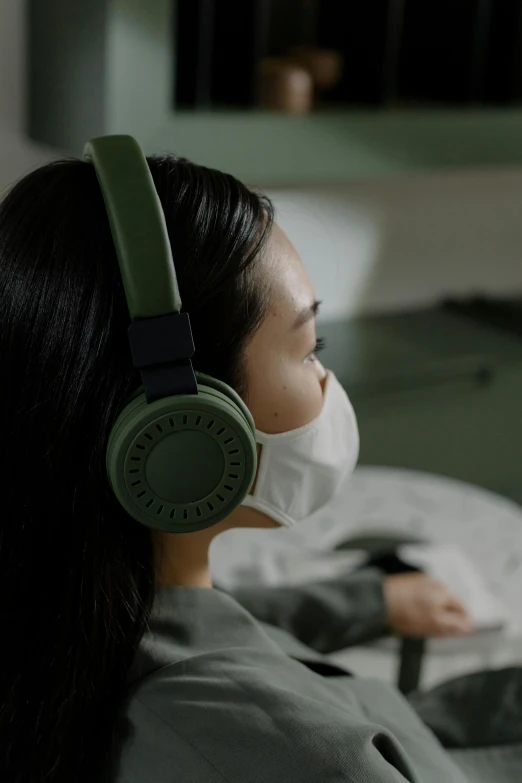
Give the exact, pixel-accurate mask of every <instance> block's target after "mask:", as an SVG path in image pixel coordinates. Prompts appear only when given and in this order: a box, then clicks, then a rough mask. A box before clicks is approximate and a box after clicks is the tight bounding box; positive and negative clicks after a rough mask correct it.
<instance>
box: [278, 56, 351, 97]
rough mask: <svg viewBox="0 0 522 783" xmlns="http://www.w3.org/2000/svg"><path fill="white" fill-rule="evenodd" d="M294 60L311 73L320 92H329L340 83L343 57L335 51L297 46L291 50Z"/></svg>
mask: <svg viewBox="0 0 522 783" xmlns="http://www.w3.org/2000/svg"><path fill="white" fill-rule="evenodd" d="M290 56H291V58H292V60H294V61H295V62H296V63H299V65H302V66H303V67H304V68H306V70H307V71H308V72H309V73H310V75H311V77H312V80H313V83H314V86H315V87H316V88H317V89H318V90H328V89H331V88H332V87H335V85H336V84H337V83H338V81H339V79H340V78H341V73H342V70H343V57H342V54H341V53H340V52H337V51H335V50H334V49H318V48H316V47H313V46H295V47H294V48H293V49H291V50H290Z"/></svg>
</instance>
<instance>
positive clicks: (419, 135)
mask: <svg viewBox="0 0 522 783" xmlns="http://www.w3.org/2000/svg"><path fill="white" fill-rule="evenodd" d="M521 138H522V109H516V110H497V111H493V110H469V111H443V110H439V109H437V110H431V111H420V110H415V111H413V110H412V111H404V110H401V111H400V112H399V111H397V112H392V111H374V112H355V111H354V112H350V111H343V112H330V113H326V112H325V113H320V114H319V113H318V114H311V115H308V116H305V117H291V116H285V115H276V114H267V113H242V112H237V113H234V112H222V113H206V114H197V113H188V112H183V113H179V114H174V113H173V114H172V115H171V117H170V118H169V119H168V120H167V121H166V122H165V124H164V125H162V126H161V127H160V128H158V129H157V130H156V131H155V132H154V133H153V134H151V136H150V138H147V139H145V138H144V139H143V142H144V144H145V145H146V146H147V147H148V148H149V149H150V151H153V150H166V149H169V150H174V151H175V152H176V153H178V154H181V155H185V156H187V157H189V158H193V159H194V160H197V161H198V162H201V163H204V164H207V165H211V166H215V167H217V168H222V169H224V170H226V171H231V172H232V173H234V174H236V176H238V177H240V178H242V179H245V180H247V181H249V182H256V183H259V184H262V185H292V184H309V183H313V182H316V181H331V182H332V181H340V180H346V179H348V178H361V177H382V176H387V175H392V174H394V175H397V174H404V173H412V172H418V171H440V170H454V169H463V168H480V167H486V166H487V167H503V166H522V144H521V143H520V139H521Z"/></svg>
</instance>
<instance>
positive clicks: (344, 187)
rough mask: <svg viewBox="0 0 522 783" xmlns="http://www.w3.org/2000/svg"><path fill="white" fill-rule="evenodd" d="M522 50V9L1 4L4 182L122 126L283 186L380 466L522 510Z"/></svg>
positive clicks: (467, 3) (367, 453)
mask: <svg viewBox="0 0 522 783" xmlns="http://www.w3.org/2000/svg"><path fill="white" fill-rule="evenodd" d="M521 40H522V4H521V3H520V2H519V0H503V2H502V3H499V2H493V0H437V2H435V0H424V2H422V3H419V2H418V0H365V2H364V3H360V2H355V0H344V2H341V1H340V0H277V2H275V1H274V0H148V2H144V1H143V0H91V2H89V3H84V2H80V0H46V2H45V3H42V2H39V0H2V3H1V5H0V187H3V186H6V185H8V183H9V182H11V181H13V180H14V179H15V178H17V177H18V176H20V175H22V174H23V173H24V172H25V171H27V170H29V169H30V168H32V167H33V166H35V165H37V164H39V163H41V162H44V161H46V160H49V159H52V158H53V157H55V156H57V155H59V154H64V153H65V154H70V153H73V154H80V153H81V150H82V147H83V143H84V141H85V140H86V139H88V138H90V137H92V136H95V135H99V134H103V133H118V132H124V133H131V134H133V135H135V136H136V137H137V138H138V139H139V141H140V142H141V143H142V145H143V146H144V147H145V149H146V150H147V151H148V152H155V151H156V152H157V151H163V150H173V151H175V152H177V153H180V154H183V155H187V156H189V157H191V158H193V159H194V160H196V161H198V162H201V163H204V164H208V165H211V166H216V167H219V168H223V169H225V170H228V171H230V172H232V173H233V174H235V175H237V176H238V177H240V178H242V179H244V180H246V181H247V182H248V183H249V184H251V185H253V186H256V187H261V188H264V189H266V190H267V191H268V193H269V194H270V195H271V196H272V197H273V198H274V200H275V202H276V205H277V207H278V210H279V219H280V222H281V223H282V225H283V227H284V228H285V229H286V231H287V232H288V234H289V235H290V237H291V239H292V240H293V241H294V243H295V245H296V246H297V249H298V250H299V251H300V253H301V254H302V257H303V259H304V262H305V264H306V266H307V268H308V271H309V273H310V275H311V277H312V280H313V282H314V285H315V286H316V289H317V292H318V296H319V297H320V298H321V299H322V300H324V304H323V308H322V321H323V324H324V328H323V329H322V331H324V333H325V336H326V337H327V351H326V361H327V362H328V363H330V364H331V365H332V366H333V367H334V369H335V370H336V372H337V373H338V375H339V376H340V377H341V379H342V381H343V383H344V384H345V385H346V387H347V388H348V390H349V391H350V393H351V395H352V396H353V398H354V402H355V403H356V406H357V409H358V413H359V418H360V422H361V432H362V443H363V448H362V462H363V463H366V464H384V465H393V466H401V467H408V468H415V469H422V470H428V471H432V472H436V473H442V474H445V475H448V476H452V477H455V478H459V479H463V480H466V481H470V482H473V483H475V484H479V485H481V486H483V487H486V488H488V489H491V490H495V491H497V492H500V493H502V494H504V495H507V496H508V497H511V498H514V499H517V500H521V499H522V482H521V481H520V480H519V476H520V465H521V459H520V456H519V455H520V447H519V443H520V442H521V441H522V416H520V413H519V400H520V399H521V395H522V263H521V248H522V220H521V217H520V215H521V213H520V203H521V199H522V143H521V141H520V140H521V139H522V103H521V102H522V54H521V52H522V47H521V45H520V44H521ZM354 319H355V320H354Z"/></svg>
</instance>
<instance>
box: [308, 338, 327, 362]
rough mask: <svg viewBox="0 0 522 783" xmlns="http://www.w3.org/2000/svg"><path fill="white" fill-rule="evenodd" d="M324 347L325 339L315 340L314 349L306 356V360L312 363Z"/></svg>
mask: <svg viewBox="0 0 522 783" xmlns="http://www.w3.org/2000/svg"><path fill="white" fill-rule="evenodd" d="M324 347H325V339H324V337H318V338H317V340H316V341H315V346H314V349H313V351H312V352H311V353H310V354H309V355H308V358H309V359H311V360H312V361H313V360H314V359H316V357H317V354H319V353H321V351H322V350H323V349H324Z"/></svg>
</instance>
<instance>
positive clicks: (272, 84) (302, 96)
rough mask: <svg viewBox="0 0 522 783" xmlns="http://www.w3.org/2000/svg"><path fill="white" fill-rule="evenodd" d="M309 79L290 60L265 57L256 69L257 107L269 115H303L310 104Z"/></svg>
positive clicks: (311, 99) (302, 69) (310, 80)
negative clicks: (257, 75) (269, 112)
mask: <svg viewBox="0 0 522 783" xmlns="http://www.w3.org/2000/svg"><path fill="white" fill-rule="evenodd" d="M313 94H314V85H313V79H312V75H311V74H310V72H309V70H308V69H307V68H305V67H304V66H303V65H300V64H299V63H297V62H295V61H294V60H290V59H285V58H275V57H269V58H265V59H264V60H261V62H260V65H259V104H260V107H261V108H263V109H268V110H269V111H277V112H285V113H288V114H307V113H308V112H309V111H310V110H311V108H312V103H313Z"/></svg>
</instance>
